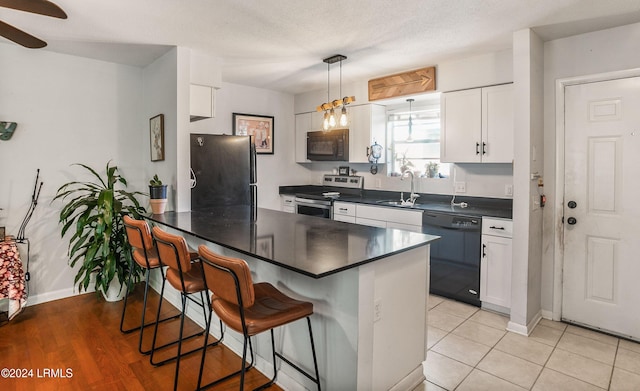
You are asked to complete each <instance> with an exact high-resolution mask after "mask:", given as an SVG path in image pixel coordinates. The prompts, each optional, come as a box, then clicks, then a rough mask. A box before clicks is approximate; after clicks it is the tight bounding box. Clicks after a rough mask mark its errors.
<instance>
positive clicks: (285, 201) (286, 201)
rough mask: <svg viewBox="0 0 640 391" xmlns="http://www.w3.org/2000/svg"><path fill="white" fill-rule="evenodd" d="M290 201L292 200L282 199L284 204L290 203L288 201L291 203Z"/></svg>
mask: <svg viewBox="0 0 640 391" xmlns="http://www.w3.org/2000/svg"><path fill="white" fill-rule="evenodd" d="M292 202H293V201H291V200H284V203H285V204H290V203H292Z"/></svg>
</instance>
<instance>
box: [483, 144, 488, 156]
mask: <svg viewBox="0 0 640 391" xmlns="http://www.w3.org/2000/svg"><path fill="white" fill-rule="evenodd" d="M482 154H483V155H486V154H487V143H482Z"/></svg>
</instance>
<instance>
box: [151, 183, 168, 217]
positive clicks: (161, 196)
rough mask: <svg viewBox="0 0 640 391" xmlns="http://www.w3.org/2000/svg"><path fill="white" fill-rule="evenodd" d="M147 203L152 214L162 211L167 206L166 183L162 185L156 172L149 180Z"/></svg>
mask: <svg viewBox="0 0 640 391" xmlns="http://www.w3.org/2000/svg"><path fill="white" fill-rule="evenodd" d="M149 203H151V211H152V212H153V214H154V215H157V214H162V213H164V209H165V208H166V207H167V185H163V184H162V181H161V180H160V178H158V174H156V175H154V176H153V178H151V180H150V181H149Z"/></svg>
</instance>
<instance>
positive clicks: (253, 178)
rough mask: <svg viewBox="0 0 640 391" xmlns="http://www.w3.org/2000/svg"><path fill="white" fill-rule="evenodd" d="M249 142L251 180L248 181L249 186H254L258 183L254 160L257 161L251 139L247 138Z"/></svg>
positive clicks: (254, 146)
mask: <svg viewBox="0 0 640 391" xmlns="http://www.w3.org/2000/svg"><path fill="white" fill-rule="evenodd" d="M249 140H250V143H249V145H250V153H249V156H250V157H249V159H250V162H249V166H250V167H251V178H250V179H249V181H250V183H251V184H255V183H257V182H258V169H257V168H258V167H257V166H258V165H257V164H256V163H257V162H256V160H257V152H256V145H255V144H254V143H253V137H250V138H249Z"/></svg>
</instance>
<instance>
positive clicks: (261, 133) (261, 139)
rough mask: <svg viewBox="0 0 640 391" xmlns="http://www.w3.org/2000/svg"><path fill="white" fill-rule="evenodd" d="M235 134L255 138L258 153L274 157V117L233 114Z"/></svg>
mask: <svg viewBox="0 0 640 391" xmlns="http://www.w3.org/2000/svg"><path fill="white" fill-rule="evenodd" d="M233 134H234V135H236V136H253V142H254V143H255V145H256V153H260V154H268V155H273V117H272V116H268V115H254V114H240V113H233Z"/></svg>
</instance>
